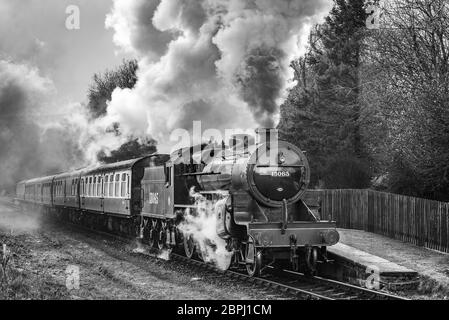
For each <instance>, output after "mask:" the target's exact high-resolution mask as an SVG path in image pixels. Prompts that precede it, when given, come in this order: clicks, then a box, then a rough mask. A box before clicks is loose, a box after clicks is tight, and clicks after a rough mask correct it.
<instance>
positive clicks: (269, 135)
mask: <svg viewBox="0 0 449 320" xmlns="http://www.w3.org/2000/svg"><path fill="white" fill-rule="evenodd" d="M278 139H279V132H278V130H277V129H275V128H257V129H256V146H260V145H261V144H263V143H267V144H274V142H275V141H276V143H277V141H278Z"/></svg>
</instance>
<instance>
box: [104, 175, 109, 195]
mask: <svg viewBox="0 0 449 320" xmlns="http://www.w3.org/2000/svg"><path fill="white" fill-rule="evenodd" d="M104 196H105V197H108V196H109V176H108V175H106V176H105V177H104Z"/></svg>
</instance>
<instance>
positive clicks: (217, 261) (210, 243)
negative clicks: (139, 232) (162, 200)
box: [178, 187, 232, 270]
mask: <svg viewBox="0 0 449 320" xmlns="http://www.w3.org/2000/svg"><path fill="white" fill-rule="evenodd" d="M217 194H218V195H221V197H218V199H215V200H209V199H207V198H206V197H205V196H203V195H202V194H200V193H198V192H196V191H195V187H192V188H191V189H190V196H191V197H192V198H193V199H194V200H195V208H194V209H190V208H188V209H186V213H185V216H184V218H185V220H184V221H183V222H182V223H181V224H180V225H179V226H178V229H179V230H180V231H181V232H182V233H183V235H184V236H185V237H188V236H190V235H191V236H193V239H194V241H195V243H196V245H197V248H196V249H197V251H198V250H199V251H200V253H201V255H202V258H203V260H204V261H205V262H210V263H213V264H214V265H215V266H217V267H218V268H219V269H221V270H226V269H228V267H229V265H230V262H231V259H232V252H230V251H228V250H227V249H226V241H225V240H224V239H222V238H220V237H219V236H218V234H217V223H218V216H219V210H220V209H221V208H222V207H223V206H224V205H225V203H226V200H227V198H226V195H227V193H226V192H224V191H223V192H220V191H218V192H217Z"/></svg>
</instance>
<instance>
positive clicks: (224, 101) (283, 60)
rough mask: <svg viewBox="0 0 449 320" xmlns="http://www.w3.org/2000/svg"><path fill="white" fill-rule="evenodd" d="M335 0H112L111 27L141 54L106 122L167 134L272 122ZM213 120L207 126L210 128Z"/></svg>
mask: <svg viewBox="0 0 449 320" xmlns="http://www.w3.org/2000/svg"><path fill="white" fill-rule="evenodd" d="M331 4H332V2H331V1H328V0H279V1H272V0H247V1H241V0H228V1H223V0H219V1H216V0H214V1H212V0H131V1H130V0H114V6H113V9H112V11H111V12H110V14H108V16H107V19H106V27H107V28H110V29H113V30H114V42H115V43H116V44H117V45H118V46H119V47H120V48H122V49H123V50H124V51H127V52H130V53H132V54H134V55H135V56H137V57H138V59H139V74H138V78H139V80H138V82H137V84H136V86H135V87H134V88H133V89H116V90H115V91H114V93H113V94H112V99H111V101H110V103H109V105H108V109H107V115H106V116H105V117H104V118H103V120H102V122H103V124H105V123H106V124H107V123H109V124H111V125H112V124H113V123H118V124H120V130H121V132H122V133H123V134H124V135H132V136H137V137H143V136H145V135H150V136H151V137H153V138H155V139H156V140H158V141H159V142H160V145H159V149H160V150H161V151H164V152H165V151H168V150H164V141H167V137H168V136H170V133H171V132H172V131H173V130H174V129H178V128H183V129H187V130H189V129H191V126H192V122H193V121H195V120H200V121H202V122H203V123H207V125H208V126H209V128H214V129H219V130H220V129H221V130H222V129H225V128H228V129H242V128H248V127H257V126H263V127H273V126H275V125H276V122H277V120H278V117H279V105H280V104H281V103H282V101H283V99H284V98H285V96H286V93H287V92H286V89H287V88H288V87H289V86H290V85H293V82H292V81H290V80H291V79H292V78H293V71H292V70H291V68H289V65H290V62H291V61H292V59H293V58H295V57H296V56H298V55H299V54H300V53H301V44H302V43H300V42H301V41H304V40H305V36H306V35H307V33H308V30H309V28H310V26H311V25H312V24H313V23H315V22H317V20H318V19H320V18H321V17H322V16H324V14H325V13H326V12H327V10H328V9H329V7H330V5H331ZM205 129H206V128H205Z"/></svg>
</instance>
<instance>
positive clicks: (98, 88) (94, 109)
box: [87, 60, 138, 118]
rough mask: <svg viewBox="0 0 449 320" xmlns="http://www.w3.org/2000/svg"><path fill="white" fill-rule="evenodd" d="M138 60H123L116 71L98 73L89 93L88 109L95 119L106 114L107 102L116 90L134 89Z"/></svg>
mask: <svg viewBox="0 0 449 320" xmlns="http://www.w3.org/2000/svg"><path fill="white" fill-rule="evenodd" d="M137 69H138V64H137V60H123V62H122V64H121V65H120V66H119V67H118V68H117V69H115V70H112V71H110V70H107V71H106V72H104V73H103V74H101V73H96V74H94V76H93V82H92V84H91V85H90V87H89V91H88V105H87V107H88V109H89V111H90V112H91V114H92V116H93V117H94V118H98V117H101V116H103V115H105V114H106V108H107V101H110V100H111V95H112V92H113V91H114V89H115V88H121V89H124V88H129V89H132V88H134V85H135V84H136V82H137V75H136V72H137Z"/></svg>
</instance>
